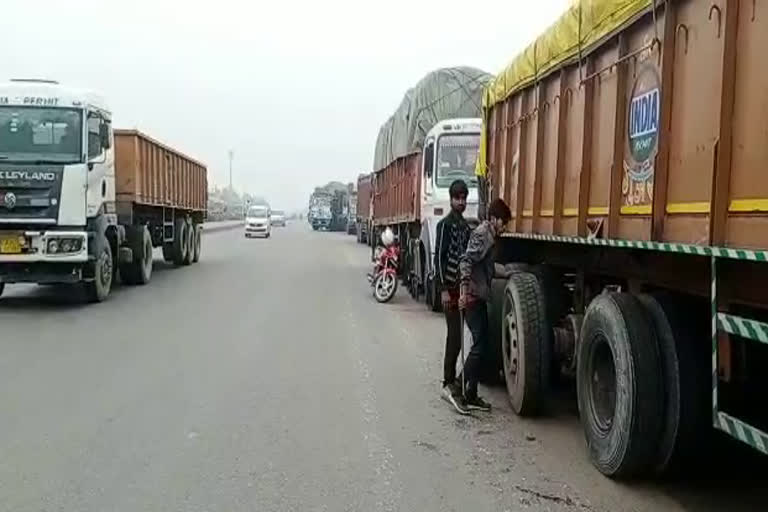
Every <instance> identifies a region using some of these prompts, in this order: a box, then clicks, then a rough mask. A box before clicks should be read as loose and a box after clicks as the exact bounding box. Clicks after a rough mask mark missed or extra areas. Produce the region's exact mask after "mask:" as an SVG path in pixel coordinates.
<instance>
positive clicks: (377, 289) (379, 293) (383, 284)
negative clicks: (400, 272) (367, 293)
mask: <svg viewBox="0 0 768 512" xmlns="http://www.w3.org/2000/svg"><path fill="white" fill-rule="evenodd" d="M396 291H397V276H396V275H395V274H394V273H386V274H379V275H378V276H376V278H375V279H374V281H373V297H374V298H375V299H376V301H377V302H381V303H382V304H383V303H385V302H389V301H390V300H392V297H394V296H395V292H396Z"/></svg>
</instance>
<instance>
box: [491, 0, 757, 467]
mask: <svg viewBox="0 0 768 512" xmlns="http://www.w3.org/2000/svg"><path fill="white" fill-rule="evenodd" d="M754 5H755V4H754V3H752V2H735V1H733V2H732V1H724V0H721V1H716V2H699V1H692V0H689V1H677V2H652V1H650V0H644V1H643V0H636V1H628V2H627V1H614V0H600V1H597V0H595V1H592V2H578V3H575V4H574V6H573V7H571V8H570V9H569V10H568V11H567V12H566V13H565V14H564V15H563V16H562V17H561V18H560V20H559V21H558V22H557V23H556V24H555V25H554V26H553V27H552V28H551V29H550V30H549V31H548V32H547V33H545V34H543V35H542V36H541V37H540V38H539V39H538V40H537V41H536V42H534V43H532V44H531V45H530V46H529V47H528V49H527V50H525V51H524V52H523V54H522V55H520V56H518V57H517V58H516V59H515V60H514V61H513V62H512V64H510V66H509V67H508V68H507V69H506V70H504V71H503V72H502V73H501V74H500V75H499V77H498V78H496V79H495V80H494V81H493V82H491V83H490V84H489V85H488V87H487V90H486V94H485V114H484V120H485V122H484V132H483V135H484V137H485V143H484V144H483V145H482V146H481V147H482V148H484V150H485V151H483V152H482V154H481V158H480V165H479V167H478V173H479V175H480V176H482V177H484V178H488V183H489V184H490V188H489V193H488V197H489V198H493V197H503V198H504V199H505V200H506V201H507V202H508V203H509V204H510V207H511V210H512V216H513V219H512V221H511V223H510V231H511V232H510V233H508V234H507V236H506V237H504V238H503V239H502V241H501V242H500V244H499V246H498V256H499V262H500V263H504V264H509V267H508V268H509V269H510V270H511V271H513V273H512V275H511V277H510V278H509V280H508V281H506V282H504V281H501V282H500V283H495V284H494V289H495V293H496V295H495V297H494V303H495V308H494V310H495V311H496V314H495V315H494V316H493V317H492V318H491V322H492V323H493V325H492V326H491V328H492V329H493V330H494V331H495V332H496V333H498V336H499V337H500V338H501V343H500V346H499V347H498V352H497V357H498V358H499V361H498V364H499V367H500V368H501V369H502V372H503V375H504V378H505V380H506V384H507V389H508V393H509V399H510V402H511V404H512V407H513V409H514V410H515V411H516V412H517V413H518V414H520V415H525V416H528V415H535V414H548V413H549V412H550V411H551V409H550V408H549V407H550V406H551V405H552V402H551V401H550V400H549V398H550V390H551V382H552V377H553V374H564V375H565V376H569V377H570V378H571V379H572V380H574V381H575V387H576V390H577V396H578V406H579V411H580V417H581V423H582V426H583V429H584V434H585V437H586V440H587V443H586V444H587V447H588V452H589V455H590V457H591V459H592V462H593V463H594V465H595V466H596V467H597V468H598V469H599V470H600V471H601V472H603V473H604V474H606V475H609V476H612V477H627V476H635V475H644V474H645V475H647V474H656V473H660V472H664V471H668V470H673V471H674V470H679V469H680V468H682V467H684V466H683V463H684V462H691V461H692V462H697V463H700V464H701V465H702V466H703V467H706V465H707V457H708V456H710V453H711V451H710V448H711V447H712V439H713V437H712V435H713V433H714V432H715V429H716V430H720V431H722V432H724V433H726V434H728V435H730V436H733V437H734V438H736V439H738V440H740V441H742V442H743V443H746V444H747V445H749V446H751V447H753V448H754V449H756V450H758V451H760V452H762V453H766V452H768V435H767V434H766V432H768V416H767V415H766V414H765V407H764V406H763V401H762V397H763V393H764V391H765V389H766V385H767V384H768V373H766V371H765V367H766V362H768V345H766V343H768V292H767V290H768V177H767V176H766V173H765V168H766V165H767V164H768V145H767V144H766V143H765V139H764V135H765V134H766V133H768V116H766V115H765V111H764V109H763V108H762V107H760V106H761V105H764V103H765V91H766V90H768V70H767V69H766V67H765V65H764V61H765V51H764V44H763V43H764V42H765V34H767V33H768V16H764V15H762V16H761V15H760V12H759V10H758V11H757V14H756V11H755V9H754ZM757 5H760V3H759V2H758V4H757ZM597 12H599V13H600V16H599V17H596V16H595V15H594V13H597ZM763 14H764V13H763ZM579 34H581V37H580V38H579ZM713 427H714V428H713Z"/></svg>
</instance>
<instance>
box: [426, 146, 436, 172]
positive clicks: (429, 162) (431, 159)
mask: <svg viewBox="0 0 768 512" xmlns="http://www.w3.org/2000/svg"><path fill="white" fill-rule="evenodd" d="M434 163H435V143H434V142H430V143H428V144H427V146H426V147H425V148H424V175H425V176H426V177H427V178H432V168H433V167H434Z"/></svg>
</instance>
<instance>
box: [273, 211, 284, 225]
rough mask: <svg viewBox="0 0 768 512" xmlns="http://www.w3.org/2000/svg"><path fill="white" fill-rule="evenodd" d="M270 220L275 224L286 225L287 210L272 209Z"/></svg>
mask: <svg viewBox="0 0 768 512" xmlns="http://www.w3.org/2000/svg"><path fill="white" fill-rule="evenodd" d="M269 221H270V224H272V225H273V226H280V227H285V212H284V211H282V210H272V215H270V217H269Z"/></svg>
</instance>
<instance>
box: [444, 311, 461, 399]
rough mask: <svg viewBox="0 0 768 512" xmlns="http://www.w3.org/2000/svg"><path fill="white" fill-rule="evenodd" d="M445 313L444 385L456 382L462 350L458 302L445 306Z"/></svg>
mask: <svg viewBox="0 0 768 512" xmlns="http://www.w3.org/2000/svg"><path fill="white" fill-rule="evenodd" d="M443 312H444V313H445V327H446V329H447V334H446V336H445V359H444V360H443V386H447V385H448V384H453V383H454V382H456V360H457V359H458V357H459V353H460V352H461V330H462V329H463V326H462V325H461V314H460V313H459V308H458V305H457V304H451V305H449V306H448V307H444V308H443Z"/></svg>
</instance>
